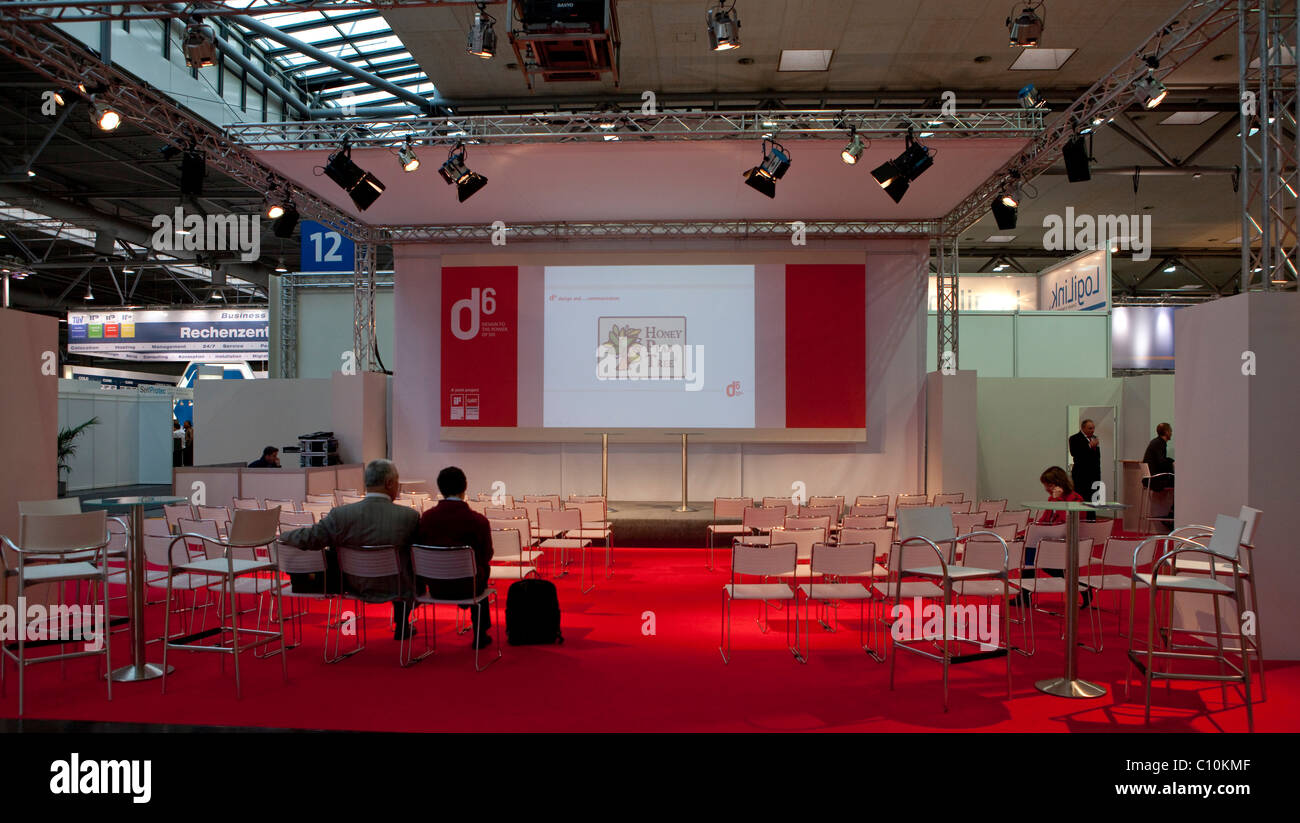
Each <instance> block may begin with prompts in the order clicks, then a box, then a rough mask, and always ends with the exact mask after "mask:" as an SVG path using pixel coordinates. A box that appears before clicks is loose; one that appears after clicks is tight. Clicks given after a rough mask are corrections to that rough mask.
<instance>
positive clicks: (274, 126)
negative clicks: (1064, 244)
mask: <svg viewBox="0 0 1300 823" xmlns="http://www.w3.org/2000/svg"><path fill="white" fill-rule="evenodd" d="M224 128H225V129H226V131H228V132H229V133H230V135H231V136H233V137H235V138H236V139H238V140H239V142H240V143H242V144H243V145H245V146H248V147H250V148H254V149H259V150H267V149H289V150H294V151H304V150H310V149H326V148H333V147H335V146H337V145H338V144H339V143H341V142H342V140H343V138H345V137H346V138H348V139H349V140H350V141H351V143H352V145H353V146H354V147H357V148H365V147H384V148H391V147H395V146H398V145H400V144H402V143H404V142H405V141H406V140H407V139H408V138H409V139H410V140H411V141H412V142H413V143H416V144H417V145H418V144H420V143H435V144H436V143H446V144H451V143H455V142H456V141H458V140H463V141H465V142H467V143H469V142H478V143H566V142H580V141H594V142H602V141H608V140H612V139H614V138H617V139H619V140H737V139H752V140H758V139H761V138H762V137H763V136H765V135H771V136H772V137H773V138H775V139H777V140H781V141H789V140H801V139H812V140H843V139H845V138H846V137H847V133H848V131H849V129H850V128H856V129H857V132H858V134H860V135H862V136H864V137H868V138H870V137H881V138H886V137H901V136H903V135H904V134H906V133H907V130H908V129H914V130H915V131H917V132H918V133H919V132H926V133H933V136H934V137H936V138H940V137H1023V138H1032V137H1036V136H1038V135H1039V134H1041V133H1042V131H1043V128H1044V125H1043V112H1042V111H1041V110H1038V109H1034V110H1026V109H1019V108H1017V109H1011V108H1007V109H968V110H964V111H958V112H955V113H953V114H952V115H941V114H940V112H939V110H937V109H936V110H933V111H919V110H917V109H855V110H844V111H830V110H824V109H804V110H789V109H785V110H780V111H678V112H660V113H656V114H643V113H641V112H640V111H639V110H638V111H604V112H573V113H557V114H527V115H518V114H508V115H475V116H467V117H399V118H391V119H382V118H381V119H370V118H357V119H338V120H308V121H301V120H299V121H287V122H278V123H230V124H227V125H226V126H225V127H224Z"/></svg>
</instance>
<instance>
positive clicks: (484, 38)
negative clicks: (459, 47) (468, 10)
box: [465, 3, 497, 60]
mask: <svg viewBox="0 0 1300 823" xmlns="http://www.w3.org/2000/svg"><path fill="white" fill-rule="evenodd" d="M486 5H487V4H486V3H479V4H478V11H476V12H474V24H473V25H472V26H470V29H469V36H468V37H467V38H466V43H465V51H466V52H467V53H469V54H472V55H474V56H475V57H481V58H483V59H484V60H491V59H492V55H494V54H496V53H497V33H496V31H495V30H494V29H493V28H492V26H493V24H494V23H496V21H497V19H496V18H495V17H493V16H492V15H490V14H488V13H487V9H486V8H485V6H486Z"/></svg>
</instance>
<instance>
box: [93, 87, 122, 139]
mask: <svg viewBox="0 0 1300 823" xmlns="http://www.w3.org/2000/svg"><path fill="white" fill-rule="evenodd" d="M90 99H91V104H92V108H91V113H90V122H92V123H94V124H95V125H96V126H99V130H100V131H113V130H115V129H116V128H117V127H118V126H120V125H122V115H121V113H120V112H118V111H117V110H116V109H114V108H113V107H111V106H109V105H108V104H107V103H101V102H99V101H98V100H95V98H94V96H93V95H92V96H91V98H90Z"/></svg>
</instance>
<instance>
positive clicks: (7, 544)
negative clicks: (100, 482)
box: [0, 511, 113, 717]
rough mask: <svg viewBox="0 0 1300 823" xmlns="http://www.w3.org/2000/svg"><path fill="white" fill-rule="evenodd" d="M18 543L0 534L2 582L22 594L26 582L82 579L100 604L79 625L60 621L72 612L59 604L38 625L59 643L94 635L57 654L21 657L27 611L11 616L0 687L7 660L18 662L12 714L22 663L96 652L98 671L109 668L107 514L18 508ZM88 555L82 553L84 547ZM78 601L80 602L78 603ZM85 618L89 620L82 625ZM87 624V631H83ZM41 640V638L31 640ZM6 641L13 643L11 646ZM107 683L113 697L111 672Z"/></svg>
mask: <svg viewBox="0 0 1300 823" xmlns="http://www.w3.org/2000/svg"><path fill="white" fill-rule="evenodd" d="M18 523H19V525H18V529H19V535H18V543H16V544H15V543H14V542H13V541H12V540H10V539H9V538H8V537H7V536H4V537H0V544H2V545H3V549H4V550H3V551H0V567H2V568H3V571H4V576H5V579H6V582H7V581H8V580H9V579H12V580H14V582H15V584H16V591H17V593H18V595H19V596H20V597H21V596H23V595H25V593H26V591H27V588H28V587H29V586H35V585H40V584H49V583H52V584H55V585H56V586H61V585H62V584H64V583H69V582H80V581H83V580H84V581H87V582H88V583H90V584H92V585H97V586H98V587H99V592H100V600H101V602H100V604H98V605H97V606H96V607H95V608H92V616H91V618H90V620H89V621H87V620H85V619H83V620H82V621H81V622H82V625H80V626H77V625H65V624H64V621H65V618H68V617H70V616H71V615H72V614H75V612H70V611H68V609H70V607H60V609H59V614H58V616H57V618H55V616H54V615H53V614H52V615H51V618H55V619H53V620H51V621H49V622H47V624H46V625H45V626H44V627H43V628H44V629H45V630H47V633H49V634H53V635H54V636H55V639H53V640H52V641H50V642H53V643H56V644H59V645H62V644H63V643H69V642H74V641H75V642H83V643H85V641H86V640H87V639H88V637H89V638H98V639H97V640H95V641H92V642H91V643H89V644H87V645H86V647H85V648H83V649H82V651H79V652H60V653H58V654H52V655H43V656H41V657H37V658H34V659H29V658H28V657H27V649H28V642H29V641H28V638H27V630H28V624H27V615H23V616H22V619H20V620H15V621H13V624H14V627H15V633H16V634H17V638H16V642H15V643H13V644H10V643H9V642H8V638H4V639H3V641H0V653H2V654H3V656H0V688H3V684H4V682H5V672H6V670H7V669H8V668H9V661H10V660H13V661H14V662H15V663H16V664H17V665H18V716H19V717H21V716H22V715H23V711H24V706H25V702H24V701H25V699H26V695H25V690H24V686H25V684H26V673H27V667H28V666H30V665H34V664H37V663H51V662H54V661H56V660H57V661H60V663H62V661H65V660H71V659H73V658H77V657H92V656H102V657H103V658H104V673H105V675H107V673H108V672H109V671H110V670H111V669H112V665H113V664H112V657H111V656H110V654H111V651H112V648H111V647H112V643H111V638H112V634H113V633H112V632H111V631H110V630H109V626H108V614H109V612H108V568H109V567H108V553H107V550H108V544H109V534H108V525H107V517H106V516H105V514H104V512H103V511H91V512H84V513H76V514H20V515H18ZM88 552H89V553H91V556H90V557H89V558H87V553H88ZM10 553H12V556H13V558H14V561H15V564H16V568H10V567H9V561H8V559H7V557H6V556H7V555H9V554H10ZM34 555H35V556H41V557H44V558H48V559H47V560H46V561H44V562H37V563H29V562H28V561H29V560H30V559H31V558H32V557H33V556H34ZM71 557H81V558H87V559H80V560H70V559H67V558H71ZM78 605H80V604H78ZM96 608H102V609H103V611H101V612H100V613H99V615H98V616H95V615H94V614H93V612H94V611H95V609H96ZM87 623H89V626H88V625H87ZM87 629H89V636H87ZM34 642H36V643H38V644H41V645H44V643H42V642H41V641H34ZM96 642H98V643H102V646H103V647H102V648H98V649H95V648H93V646H94V645H95V643H96ZM10 645H14V646H16V649H11V648H10ZM104 679H105V681H106V682H107V689H108V699H109V700H112V699H113V684H112V678H111V677H107V676H105V678H104Z"/></svg>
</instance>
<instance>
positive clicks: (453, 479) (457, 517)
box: [415, 466, 492, 648]
mask: <svg viewBox="0 0 1300 823" xmlns="http://www.w3.org/2000/svg"><path fill="white" fill-rule="evenodd" d="M468 487H469V483H468V481H466V479H465V472H463V471H461V470H460V469H458V468H456V467H455V466H448V467H447V468H445V469H443V470H442V471H441V472H439V473H438V491H440V492H442V496H443V498H444V499H442V500H439V501H438V505H437V506H435V507H433V508H432V509H429V510H428V511H426V512H425V513H424V514H423V515H422V516H421V517H420V525H419V527H418V528H417V529H416V531H415V543H416V544H417V545H421V546H469V547H470V548H471V549H473V550H474V566H475V576H474V580H473V581H470V580H469V578H465V579H464V580H429V579H427V578H423V577H420V578H416V581H415V593H416V594H417V595H418V594H420V593H421V592H423V591H424V590H425V587H426V586H427V587H428V591H429V595H430V596H431V597H439V598H446V599H448V600H459V599H462V598H468V597H475V596H477V595H480V594H482V593H483V592H484V590H486V589H487V585H488V562H489V561H490V560H491V559H492V527H491V526H490V525H488V520H487V518H486V517H484V516H483V515H481V514H479V513H478V512H476V511H474V510H473V509H471V508H470V507H469V504H467V503H466V502H465V490H466V489H467V488H468ZM471 582H472V583H473V586H472V587H471ZM462 608H469V607H468V606H464V607H462ZM470 618H471V620H472V621H473V623H474V647H475V648H481V647H483V646H486V645H487V644H489V643H491V642H492V638H491V636H489V635H488V629H489V628H490V627H491V625H492V619H491V617H490V616H489V614H488V604H487V600H483V601H482V602H480V603H479V604H478V608H475V609H472V610H471V611H470Z"/></svg>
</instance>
